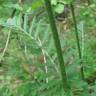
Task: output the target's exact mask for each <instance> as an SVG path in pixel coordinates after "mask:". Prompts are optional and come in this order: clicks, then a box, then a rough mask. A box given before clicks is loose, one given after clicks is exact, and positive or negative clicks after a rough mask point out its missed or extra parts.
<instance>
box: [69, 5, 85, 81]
mask: <svg viewBox="0 0 96 96" xmlns="http://www.w3.org/2000/svg"><path fill="white" fill-rule="evenodd" d="M70 6H71V12H72V17H73V22H74V28H75V34H76V39H77V40H76V41H77V47H78V55H79V59H80V64H81V77H82V79H83V80H84V69H83V65H82V54H81V48H80V40H79V34H78V28H77V22H76V16H75V12H74V6H73V4H70Z"/></svg>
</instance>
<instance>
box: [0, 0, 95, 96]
mask: <svg viewBox="0 0 96 96" xmlns="http://www.w3.org/2000/svg"><path fill="white" fill-rule="evenodd" d="M65 1H68V2H65ZM59 2H61V3H60V5H58V3H57V0H51V4H52V8H53V11H55V12H57V13H62V12H63V11H64V6H65V5H66V4H69V6H70V3H71V2H73V1H70V0H60V1H59ZM62 3H63V4H62ZM87 3H88V2H87V0H86V1H85V2H83V1H80V2H79V0H76V1H75V0H74V2H73V5H74V12H75V18H76V23H77V25H76V26H77V31H78V36H79V39H80V47H81V52H82V56H83V57H82V64H83V67H84V77H85V78H84V79H85V81H83V80H82V79H81V74H80V59H79V58H78V49H77V45H76V39H75V34H74V32H75V31H76V30H75V31H74V22H73V18H72V15H71V12H70V13H69V15H68V17H67V18H65V19H63V21H58V20H56V22H55V23H56V25H57V29H58V33H59V38H60V42H61V48H62V54H63V57H64V63H65V67H66V73H67V76H68V83H69V85H70V87H71V91H72V93H73V96H95V94H96V83H95V82H96V59H95V58H96V54H95V53H96V38H95V37H96V23H95V22H96V20H95V19H96V14H95V11H96V10H95V9H96V2H95V0H93V1H92V2H91V4H90V5H88V4H87ZM44 6H45V5H44V0H24V2H22V3H21V4H20V3H18V1H17V0H0V96H65V93H64V90H63V87H64V86H63V85H62V79H61V75H60V68H59V61H58V58H57V54H56V49H55V46H54V40H53V36H52V33H51V28H50V24H49V21H48V16H47V14H46V13H47V11H46V8H45V7H44ZM54 8H56V9H54ZM14 9H16V13H15V14H14V15H12V13H13V10H14ZM69 10H70V11H71V9H70V8H69ZM54 15H55V14H54ZM11 16H12V17H11ZM64 77H65V76H64Z"/></svg>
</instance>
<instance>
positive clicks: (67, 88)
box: [45, 0, 71, 96]
mask: <svg viewBox="0 0 96 96" xmlns="http://www.w3.org/2000/svg"><path fill="white" fill-rule="evenodd" d="M45 6H46V9H47V13H48V17H49V21H50V26H51V29H52V34H53V38H54V43H55V47H56V51H57V56H58V60H59V63H60V71H61V77H62V83H63V88H64V91H65V92H66V93H67V95H66V96H71V95H70V86H69V84H68V79H67V74H66V69H65V65H64V59H63V54H62V51H61V44H60V40H59V36H58V31H57V27H56V23H55V19H54V16H53V12H52V7H51V4H50V1H49V0H45Z"/></svg>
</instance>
